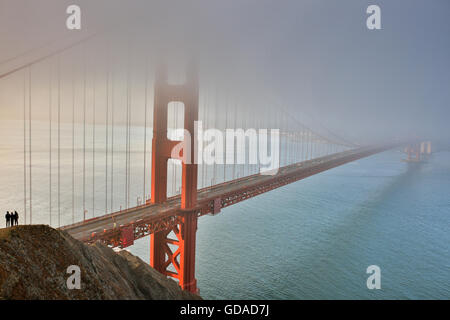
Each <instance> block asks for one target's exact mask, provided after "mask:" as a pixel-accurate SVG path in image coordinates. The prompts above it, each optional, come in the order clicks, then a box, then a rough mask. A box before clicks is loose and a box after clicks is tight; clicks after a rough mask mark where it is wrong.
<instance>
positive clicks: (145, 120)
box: [142, 58, 148, 204]
mask: <svg viewBox="0 0 450 320" xmlns="http://www.w3.org/2000/svg"><path fill="white" fill-rule="evenodd" d="M144 83H145V86H144V90H145V92H144V190H143V192H144V194H143V197H142V199H143V201H144V204H145V201H146V200H147V199H146V194H147V190H146V187H147V185H146V184H147V107H148V101H147V98H148V93H147V90H148V58H146V65H145V80H144Z"/></svg>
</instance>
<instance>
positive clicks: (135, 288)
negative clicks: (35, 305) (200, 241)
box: [0, 225, 201, 300]
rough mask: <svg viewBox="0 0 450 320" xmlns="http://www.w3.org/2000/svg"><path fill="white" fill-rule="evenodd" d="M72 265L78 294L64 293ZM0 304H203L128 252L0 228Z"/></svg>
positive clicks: (42, 231) (44, 231) (45, 231)
mask: <svg viewBox="0 0 450 320" xmlns="http://www.w3.org/2000/svg"><path fill="white" fill-rule="evenodd" d="M70 265H77V266H79V267H80V271H81V273H80V274H81V277H80V279H81V281H80V282H81V289H72V290H70V289H68V288H67V279H68V278H69V277H70V276H71V274H68V273H67V268H68V267H69V266H70ZM1 299H150V300H159V299H201V298H200V297H199V296H197V295H194V294H191V293H188V292H184V291H182V290H181V289H180V288H179V286H178V285H177V283H176V282H175V281H173V280H171V279H168V278H166V277H165V276H163V275H161V274H160V273H159V272H157V271H156V270H154V269H153V268H151V267H150V266H149V265H148V264H146V263H145V262H143V261H142V260H141V259H139V258H138V257H136V256H133V255H132V254H130V253H129V252H128V251H125V250H123V251H121V252H118V253H116V252H114V251H113V250H112V249H110V248H108V247H107V246H104V245H102V244H100V243H96V244H94V245H85V244H84V243H82V242H80V241H78V240H75V239H73V238H72V237H71V236H70V235H68V234H67V233H66V232H64V231H59V230H55V229H53V228H50V227H48V226H44V225H34V226H18V227H13V228H8V229H0V300H1Z"/></svg>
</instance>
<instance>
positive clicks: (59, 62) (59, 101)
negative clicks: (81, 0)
mask: <svg viewBox="0 0 450 320" xmlns="http://www.w3.org/2000/svg"><path fill="white" fill-rule="evenodd" d="M57 61H58V62H57V68H58V70H57V72H58V226H59V227H61V56H60V55H58V60H57Z"/></svg>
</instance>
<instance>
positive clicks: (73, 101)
mask: <svg viewBox="0 0 450 320" xmlns="http://www.w3.org/2000/svg"><path fill="white" fill-rule="evenodd" d="M72 223H75V67H72Z"/></svg>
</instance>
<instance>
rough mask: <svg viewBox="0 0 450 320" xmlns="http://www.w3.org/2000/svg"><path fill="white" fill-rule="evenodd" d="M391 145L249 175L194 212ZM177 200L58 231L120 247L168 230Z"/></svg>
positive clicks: (203, 195)
mask: <svg viewBox="0 0 450 320" xmlns="http://www.w3.org/2000/svg"><path fill="white" fill-rule="evenodd" d="M394 146H395V145H388V146H375V147H364V148H358V149H354V150H349V151H344V152H340V153H336V154H333V155H329V156H325V157H321V158H316V159H313V160H307V161H303V162H299V163H296V164H292V165H289V166H286V167H282V168H280V170H279V171H278V173H277V174H275V175H260V174H256V175H251V176H247V177H243V178H239V179H236V180H232V181H229V182H225V183H222V184H218V185H214V186H212V187H208V188H204V189H200V190H199V191H198V204H197V206H196V208H195V211H197V212H198V214H199V215H203V214H207V213H211V212H213V211H214V205H215V203H217V199H219V200H220V202H219V203H220V208H223V207H227V206H229V205H232V204H234V203H237V202H240V201H243V200H245V199H248V198H250V197H254V196H256V195H258V194H261V193H264V192H267V191H270V190H273V189H275V188H278V187H281V186H283V185H286V184H289V183H292V182H295V181H297V180H300V179H303V178H306V177H309V176H311V175H314V174H317V173H320V172H322V171H325V170H328V169H331V168H334V167H337V166H339V165H342V164H345V163H348V162H351V161H355V160H357V159H360V158H363V157H367V156H370V155H372V154H375V153H379V152H382V151H385V150H387V149H390V148H393V147H394ZM180 202H181V201H180V196H176V197H172V198H169V199H168V200H167V201H166V202H165V203H163V204H147V205H143V206H139V207H135V208H131V209H128V210H123V211H120V212H115V213H112V214H108V215H105V216H101V217H98V218H94V219H90V220H86V221H82V222H79V223H75V224H73V225H68V226H65V227H62V228H61V229H63V230H66V231H67V232H68V233H69V234H71V235H72V236H73V237H74V238H76V239H79V240H82V241H85V242H93V241H95V240H101V241H104V242H105V243H107V244H109V245H112V246H121V247H124V246H126V244H124V243H121V242H120V237H121V232H123V230H124V229H125V228H129V227H132V228H133V229H132V230H133V231H134V238H140V237H143V236H146V235H148V234H150V233H152V232H155V231H159V230H163V229H165V228H170V226H171V225H173V224H175V223H176V217H177V215H179V214H180V213H182V211H181V209H180Z"/></svg>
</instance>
